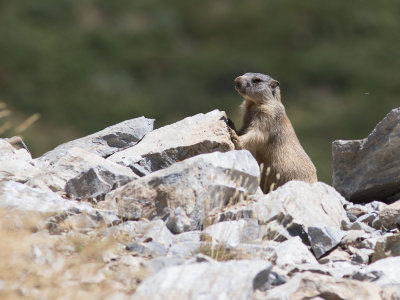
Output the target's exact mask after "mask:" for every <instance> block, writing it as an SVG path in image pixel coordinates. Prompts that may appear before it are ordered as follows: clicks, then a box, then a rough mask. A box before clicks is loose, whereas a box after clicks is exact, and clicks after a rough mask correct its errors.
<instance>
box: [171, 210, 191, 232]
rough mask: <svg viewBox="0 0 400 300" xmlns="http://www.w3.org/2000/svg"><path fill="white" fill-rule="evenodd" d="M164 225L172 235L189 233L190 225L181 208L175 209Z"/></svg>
mask: <svg viewBox="0 0 400 300" xmlns="http://www.w3.org/2000/svg"><path fill="white" fill-rule="evenodd" d="M166 224H167V227H168V229H169V230H171V232H172V233H174V234H179V233H182V232H185V231H189V230H190V228H191V223H190V219H189V217H188V216H187V215H186V213H185V211H184V210H183V209H182V208H181V207H177V208H176V209H175V210H174V211H173V212H172V213H171V214H170V215H169V216H168V219H167V220H166Z"/></svg>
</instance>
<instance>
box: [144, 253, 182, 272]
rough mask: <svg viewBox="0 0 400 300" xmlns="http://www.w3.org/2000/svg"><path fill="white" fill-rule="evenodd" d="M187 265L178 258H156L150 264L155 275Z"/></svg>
mask: <svg viewBox="0 0 400 300" xmlns="http://www.w3.org/2000/svg"><path fill="white" fill-rule="evenodd" d="M184 263H185V260H184V259H182V258H178V257H156V258H154V259H152V260H151V261H150V262H149V263H148V267H150V268H151V269H152V271H153V273H154V274H155V273H157V272H159V271H161V270H162V269H164V268H169V267H173V266H179V265H182V264H184Z"/></svg>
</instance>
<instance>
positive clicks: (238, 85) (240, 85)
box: [234, 76, 244, 89]
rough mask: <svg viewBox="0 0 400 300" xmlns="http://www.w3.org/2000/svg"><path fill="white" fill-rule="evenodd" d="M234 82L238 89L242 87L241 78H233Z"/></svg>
mask: <svg viewBox="0 0 400 300" xmlns="http://www.w3.org/2000/svg"><path fill="white" fill-rule="evenodd" d="M234 82H235V87H236V88H238V89H239V88H241V87H242V85H243V83H244V80H243V78H242V76H239V77H236V78H235V80H234Z"/></svg>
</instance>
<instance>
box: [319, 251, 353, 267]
mask: <svg viewBox="0 0 400 300" xmlns="http://www.w3.org/2000/svg"><path fill="white" fill-rule="evenodd" d="M350 260H351V259H350V254H349V253H348V252H346V251H343V250H342V249H340V248H336V249H334V250H332V251H331V252H329V254H327V255H326V256H324V257H323V258H320V259H319V262H320V263H321V264H328V263H335V262H338V261H340V262H343V261H344V262H350Z"/></svg>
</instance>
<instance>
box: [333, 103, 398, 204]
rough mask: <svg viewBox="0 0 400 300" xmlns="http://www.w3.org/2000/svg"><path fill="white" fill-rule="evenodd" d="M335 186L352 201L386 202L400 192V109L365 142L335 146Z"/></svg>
mask: <svg viewBox="0 0 400 300" xmlns="http://www.w3.org/2000/svg"><path fill="white" fill-rule="evenodd" d="M332 155H333V186H334V187H335V188H336V189H337V190H338V191H339V192H340V193H341V194H342V195H343V196H344V197H345V198H347V199H349V200H350V201H353V202H367V201H372V200H384V199H385V198H387V197H389V196H391V195H394V194H396V193H398V192H400V108H395V109H393V110H392V111H391V112H390V113H388V114H387V115H386V117H385V118H384V119H383V120H382V121H381V122H380V123H379V124H378V125H377V126H376V127H375V129H374V130H373V131H372V132H371V134H370V135H369V136H368V137H367V138H365V139H362V140H349V141H343V140H338V141H334V142H333V143H332Z"/></svg>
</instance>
